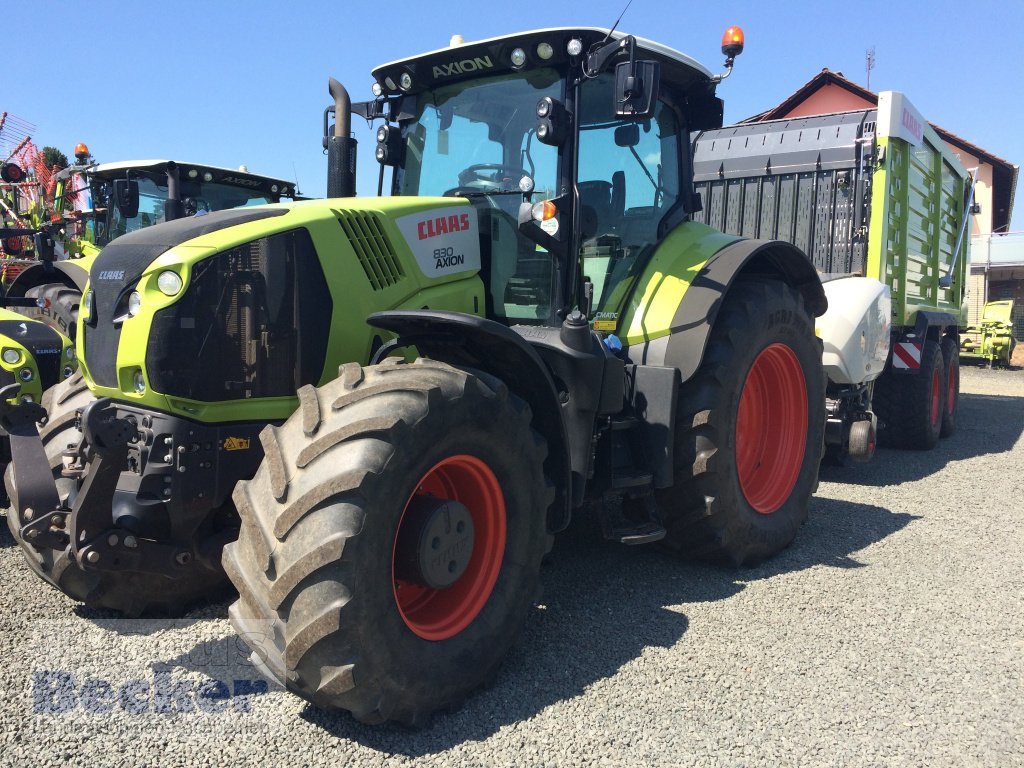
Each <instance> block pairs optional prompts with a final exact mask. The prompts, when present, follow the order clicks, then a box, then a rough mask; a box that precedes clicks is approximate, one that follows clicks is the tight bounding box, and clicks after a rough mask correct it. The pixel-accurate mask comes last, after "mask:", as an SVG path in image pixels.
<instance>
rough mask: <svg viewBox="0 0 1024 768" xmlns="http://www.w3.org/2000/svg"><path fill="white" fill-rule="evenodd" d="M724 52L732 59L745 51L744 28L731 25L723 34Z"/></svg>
mask: <svg viewBox="0 0 1024 768" xmlns="http://www.w3.org/2000/svg"><path fill="white" fill-rule="evenodd" d="M722 53H724V54H725V56H726V58H728V59H729V61H732V60H733V59H735V58H736V57H737V56H739V55H740V54H741V53H743V30H742V29H740V28H739V27H737V26H732V27H729V28H728V29H727V30H725V34H724V35H722Z"/></svg>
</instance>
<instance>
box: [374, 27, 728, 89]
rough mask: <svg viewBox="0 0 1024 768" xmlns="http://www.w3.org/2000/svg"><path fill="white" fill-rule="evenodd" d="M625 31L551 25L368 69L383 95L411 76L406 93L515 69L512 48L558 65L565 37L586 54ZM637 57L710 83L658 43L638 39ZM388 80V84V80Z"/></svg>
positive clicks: (698, 68)
mask: <svg viewBox="0 0 1024 768" xmlns="http://www.w3.org/2000/svg"><path fill="white" fill-rule="evenodd" d="M627 36H628V33H626V32H620V31H614V32H612V31H610V30H608V29H603V28H600V27H552V28H547V29H536V30H530V31H527V32H519V33H516V34H510V35H502V36H500V37H492V38H487V39H486V40H476V41H469V42H465V43H458V44H456V45H452V46H449V47H447V48H438V49H435V50H433V51H428V52H427V53H422V54H419V55H418V56H411V57H408V58H405V59H398V60H396V61H392V62H388V63H387V64H381V65H380V66H378V67H376V68H375V69H374V70H373V77H374V78H375V79H376V80H377V82H378V83H380V84H381V86H382V87H383V88H384V90H385V93H397V92H399V87H398V84H399V82H400V80H399V78H400V77H401V75H402V73H403V72H407V73H409V74H410V75H411V76H412V78H413V87H412V88H411V89H409V90H410V91H412V92H414V91H419V90H423V89H425V88H428V87H431V86H436V85H440V84H442V83H449V82H456V81H458V80H461V79H464V78H465V77H468V76H476V77H479V76H480V74H482V73H485V74H489V75H490V74H494V75H497V74H501V73H502V72H507V71H510V70H514V68H513V67H512V65H511V62H510V60H509V55H510V54H511V52H512V50H513V49H515V48H523V50H524V51H525V52H526V55H527V65H529V66H542V65H547V64H559V63H562V62H564V61H566V60H567V59H568V58H569V57H568V54H567V52H566V45H567V43H568V42H569V40H571V39H573V38H579V39H580V40H581V41H582V42H583V51H584V53H586V52H587V51H589V50H590V47H591V46H592V45H594V44H595V43H600V42H602V41H603V40H605V39H606V38H607V39H610V40H621V39H622V38H624V37H627ZM544 42H546V43H548V44H549V45H550V46H551V48H552V55H551V57H550V58H548V59H546V60H542V59H541V58H540V57H539V55H538V53H537V46H538V45H539V44H540V43H544ZM636 43H637V55H638V56H640V57H641V58H652V59H654V60H656V61H658V62H659V63H660V64H661V67H662V75H663V77H667V78H668V79H669V80H670V81H671V82H673V83H678V84H680V85H682V86H684V87H690V86H694V85H705V86H706V85H709V84H712V73H711V71H710V70H708V69H707V68H706V67H705V66H704V65H702V64H701V63H700V62H698V61H697V60H696V59H694V58H692V57H690V56H687V55H686V54H684V53H680V52H679V51H677V50H675V49H673V48H669V47H668V46H666V45H663V44H661V43H657V42H654V41H652V40H647V39H644V38H640V37H637V38H636ZM389 80H390V81H391V82H388V81H389Z"/></svg>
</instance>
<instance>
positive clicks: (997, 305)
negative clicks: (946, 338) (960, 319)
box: [960, 299, 1017, 368]
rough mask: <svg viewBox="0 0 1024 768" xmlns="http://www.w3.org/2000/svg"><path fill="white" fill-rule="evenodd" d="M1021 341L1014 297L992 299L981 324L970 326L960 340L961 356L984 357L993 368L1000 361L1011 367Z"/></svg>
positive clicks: (968, 357)
mask: <svg viewBox="0 0 1024 768" xmlns="http://www.w3.org/2000/svg"><path fill="white" fill-rule="evenodd" d="M1016 346H1017V340H1016V339H1015V338H1014V337H1013V299H1005V300H1003V301H990V302H988V303H987V304H986V305H985V311H984V312H983V313H982V316H981V323H980V324H979V325H971V326H968V327H967V328H966V329H965V330H964V336H963V337H961V339H960V357H963V358H967V359H974V360H984V361H985V363H986V365H987V366H988V367H989V368H991V367H992V365H993V364H994V363H996V362H998V363H999V364H1000V365H1002V366H1003V367H1004V368H1009V367H1010V359H1011V358H1012V357H1013V350H1014V348H1015V347H1016Z"/></svg>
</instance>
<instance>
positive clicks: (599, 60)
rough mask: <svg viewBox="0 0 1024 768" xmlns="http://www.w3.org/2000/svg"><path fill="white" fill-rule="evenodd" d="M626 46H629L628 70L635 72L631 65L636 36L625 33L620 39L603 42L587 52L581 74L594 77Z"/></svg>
mask: <svg viewBox="0 0 1024 768" xmlns="http://www.w3.org/2000/svg"><path fill="white" fill-rule="evenodd" d="M626 46H629V62H630V65H631V66H630V71H631V72H633V74H636V72H635V71H634V69H633V66H632V65H633V63H634V62H635V61H636V38H635V37H633V36H632V35H626V36H625V37H623V38H622V39H621V40H615V41H613V42H610V43H605V44H604V45H602V46H601V47H600V48H598V49H597V50H596V51H594V52H593V53H590V54H588V55H587V60H586V63H585V64H584V66H583V74H584V75H586V76H587V77H596V76H597V75H599V74H600V73H601V72H602V71H603V70H604V68H605V67H606V66H607V65H608V62H609V61H610V60H611V58H612V57H613V56H615V54H617V53H618V52H619V51H621V50H622V49H623V48H625V47H626Z"/></svg>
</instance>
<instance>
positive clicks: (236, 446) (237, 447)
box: [224, 437, 249, 451]
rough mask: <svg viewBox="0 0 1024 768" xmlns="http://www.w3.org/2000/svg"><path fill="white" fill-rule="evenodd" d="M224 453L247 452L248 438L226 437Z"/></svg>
mask: <svg viewBox="0 0 1024 768" xmlns="http://www.w3.org/2000/svg"><path fill="white" fill-rule="evenodd" d="M224 450H225V451H247V450H249V438H247V437H228V438H225V439H224Z"/></svg>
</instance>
